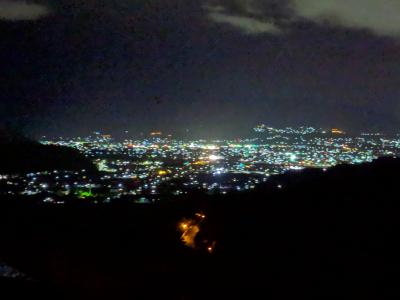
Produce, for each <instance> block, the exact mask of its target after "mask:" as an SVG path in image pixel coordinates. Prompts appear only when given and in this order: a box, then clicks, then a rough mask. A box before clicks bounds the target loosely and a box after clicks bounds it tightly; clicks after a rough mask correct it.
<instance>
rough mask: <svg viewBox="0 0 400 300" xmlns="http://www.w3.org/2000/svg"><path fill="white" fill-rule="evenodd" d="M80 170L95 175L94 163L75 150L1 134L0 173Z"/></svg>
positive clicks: (18, 136) (7, 133)
mask: <svg viewBox="0 0 400 300" xmlns="http://www.w3.org/2000/svg"><path fill="white" fill-rule="evenodd" d="M81 169H86V170H87V171H89V172H94V171H96V167H95V166H94V165H93V163H92V162H91V161H90V160H89V159H88V158H86V157H85V156H84V155H82V154H81V153H79V152H78V151H77V150H75V149H72V148H68V147H62V146H47V145H46V146H45V145H42V144H40V143H38V142H36V141H33V140H30V139H27V138H25V137H23V136H21V135H18V134H13V133H9V132H5V131H1V132H0V173H24V172H37V171H51V170H71V171H75V170H81Z"/></svg>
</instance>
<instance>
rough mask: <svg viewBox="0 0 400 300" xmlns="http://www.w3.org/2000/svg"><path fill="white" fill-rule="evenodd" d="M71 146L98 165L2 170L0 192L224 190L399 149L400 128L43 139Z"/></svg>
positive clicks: (142, 197) (157, 194) (150, 195)
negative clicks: (227, 136) (391, 132)
mask: <svg viewBox="0 0 400 300" xmlns="http://www.w3.org/2000/svg"><path fill="white" fill-rule="evenodd" d="M41 143H42V144H45V145H58V146H66V147H72V148H75V149H77V150H79V151H80V152H81V153H83V154H84V155H85V156H86V157H88V158H89V159H90V160H91V161H92V162H93V163H94V164H95V166H96V167H97V169H98V172H97V173H96V174H93V173H91V172H87V170H84V169H82V170H81V171H62V170H53V171H49V172H36V173H27V174H2V175H1V177H0V184H1V193H3V194H11V195H15V194H23V195H43V202H44V203H56V204H57V203H58V204H62V203H64V201H65V199H66V197H65V196H74V197H78V198H81V199H93V202H95V203H97V202H99V201H100V202H105V203H107V202H111V201H113V200H115V199H121V198H122V199H127V200H129V201H133V202H136V203H152V202H155V201H158V200H161V199H162V197H163V196H175V195H182V194H187V193H192V192H202V193H208V194H227V193H229V192H240V191H246V190H251V189H254V188H256V186H257V185H258V184H260V183H262V182H266V181H268V178H269V177H270V176H271V175H275V174H282V173H285V172H287V171H291V170H301V169H304V168H321V169H326V168H329V167H331V166H334V165H338V164H358V163H363V162H370V161H372V160H374V159H376V158H378V157H382V156H392V157H395V156H396V155H398V154H399V153H400V136H398V135H395V136H387V135H383V134H379V133H361V134H359V135H348V134H346V133H345V132H344V131H342V130H340V129H329V130H328V129H317V128H313V127H299V128H291V127H288V128H272V127H267V126H265V125H258V126H256V127H255V128H254V130H253V134H252V137H251V138H246V139H236V140H210V141H208V140H188V141H184V140H178V139H174V138H172V137H171V136H166V137H164V136H162V133H161V132H158V131H157V132H152V133H150V135H149V138H146V139H141V140H133V139H132V140H131V139H125V140H122V141H117V140H114V139H113V137H112V136H110V135H106V134H101V133H100V132H95V133H93V135H91V136H88V137H75V138H62V137H59V138H57V139H46V138H43V139H42V140H41Z"/></svg>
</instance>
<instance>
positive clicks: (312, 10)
mask: <svg viewBox="0 0 400 300" xmlns="http://www.w3.org/2000/svg"><path fill="white" fill-rule="evenodd" d="M0 31H1V39H2V41H1V44H0V68H1V70H2V72H1V82H2V84H1V85H0V92H1V93H0V97H1V100H0V101H1V102H0V103H1V104H0V120H1V122H2V123H7V124H15V125H16V126H19V127H24V128H25V130H26V131H27V132H29V133H32V134H35V135H41V134H57V133H60V134H69V135H74V134H81V133H86V132H90V131H93V130H103V131H107V132H111V133H117V132H120V131H123V130H129V131H130V132H132V133H135V134H136V133H140V132H147V131H149V130H154V129H161V130H164V131H167V132H174V133H175V132H176V133H181V132H187V131H188V132H189V133H190V134H192V135H193V136H203V137H204V136H206V137H207V136H209V137H213V136H218V135H222V134H229V135H232V134H235V135H236V134H237V135H243V134H245V133H246V132H248V131H249V130H250V128H251V127H252V126H253V125H255V124H257V123H260V122H262V123H266V124H269V125H271V126H287V125H294V126H296V125H312V126H323V127H342V128H344V129H347V130H354V131H359V130H385V131H397V130H398V128H399V125H400V102H399V99H400V98H399V96H400V95H399V94H400V93H399V87H400V82H399V81H400V1H398V0H196V1H194V0H193V1H192V0H168V1H165V0H146V1H145V0H85V1H84V0H57V1H55V0H42V1H40V0H37V1H28V0H26V1H22V0H21V1H20V0H0Z"/></svg>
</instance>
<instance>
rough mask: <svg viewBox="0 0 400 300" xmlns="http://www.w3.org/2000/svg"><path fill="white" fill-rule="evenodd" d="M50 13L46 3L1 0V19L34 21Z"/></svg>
mask: <svg viewBox="0 0 400 300" xmlns="http://www.w3.org/2000/svg"><path fill="white" fill-rule="evenodd" d="M49 13H50V10H49V8H48V7H47V6H46V5H42V4H37V3H31V2H26V1H19V0H15V1H14V0H12V1H11V0H0V20H6V21H32V20H37V19H40V18H43V17H45V16H47V15H48V14H49Z"/></svg>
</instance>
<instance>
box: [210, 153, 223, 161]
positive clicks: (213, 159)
mask: <svg viewBox="0 0 400 300" xmlns="http://www.w3.org/2000/svg"><path fill="white" fill-rule="evenodd" d="M208 159H209V160H211V161H216V160H221V159H223V157H222V156H220V155H215V154H211V155H210V156H209V157H208Z"/></svg>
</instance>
